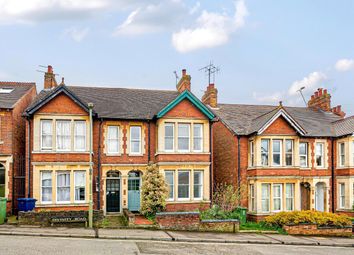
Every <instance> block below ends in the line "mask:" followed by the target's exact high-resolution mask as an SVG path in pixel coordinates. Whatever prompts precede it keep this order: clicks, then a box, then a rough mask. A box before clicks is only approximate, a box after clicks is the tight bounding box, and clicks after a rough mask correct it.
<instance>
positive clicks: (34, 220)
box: [18, 210, 103, 227]
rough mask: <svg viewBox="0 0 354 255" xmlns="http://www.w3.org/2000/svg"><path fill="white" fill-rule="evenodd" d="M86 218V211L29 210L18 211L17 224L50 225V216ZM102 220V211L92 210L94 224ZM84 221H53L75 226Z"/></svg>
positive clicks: (61, 224) (57, 224)
mask: <svg viewBox="0 0 354 255" xmlns="http://www.w3.org/2000/svg"><path fill="white" fill-rule="evenodd" d="M66 217H68V218H69V217H75V218H86V219H88V211H30V212H18V224H19V225H39V226H46V227H48V226H52V222H51V219H52V218H66ZM102 220H103V211H96V210H95V211H94V212H93V222H94V225H95V226H99V225H100V224H101V222H102ZM84 225H85V223H77V222H76V223H55V224H54V226H67V227H70V226H72V227H76V226H84Z"/></svg>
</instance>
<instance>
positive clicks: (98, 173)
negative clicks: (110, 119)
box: [97, 118, 103, 210]
mask: <svg viewBox="0 0 354 255" xmlns="http://www.w3.org/2000/svg"><path fill="white" fill-rule="evenodd" d="M102 123H103V119H102V118H101V120H100V127H99V131H98V153H97V187H98V192H97V208H98V210H100V208H101V133H102Z"/></svg>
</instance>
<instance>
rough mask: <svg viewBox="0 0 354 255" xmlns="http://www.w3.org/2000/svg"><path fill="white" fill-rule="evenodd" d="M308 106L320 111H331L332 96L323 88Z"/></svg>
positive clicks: (316, 92)
mask: <svg viewBox="0 0 354 255" xmlns="http://www.w3.org/2000/svg"><path fill="white" fill-rule="evenodd" d="M307 106H308V107H309V108H313V109H316V110H318V109H320V110H322V111H325V112H330V111H331V95H330V94H328V92H327V90H326V89H325V90H323V89H322V88H319V89H317V91H315V93H314V94H313V95H312V96H311V99H310V100H309V101H308V103H307Z"/></svg>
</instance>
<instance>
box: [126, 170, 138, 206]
mask: <svg viewBox="0 0 354 255" xmlns="http://www.w3.org/2000/svg"><path fill="white" fill-rule="evenodd" d="M128 209H129V211H131V212H138V211H139V210H140V176H139V177H137V176H134V177H131V176H130V175H129V178H128Z"/></svg>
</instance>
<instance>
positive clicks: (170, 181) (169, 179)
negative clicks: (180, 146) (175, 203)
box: [165, 171, 174, 199]
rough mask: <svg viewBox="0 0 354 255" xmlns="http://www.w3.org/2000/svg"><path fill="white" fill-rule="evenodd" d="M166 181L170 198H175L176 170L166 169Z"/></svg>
mask: <svg viewBox="0 0 354 255" xmlns="http://www.w3.org/2000/svg"><path fill="white" fill-rule="evenodd" d="M165 181H166V183H167V186H168V198H169V199H173V198H174V172H173V171H165Z"/></svg>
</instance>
